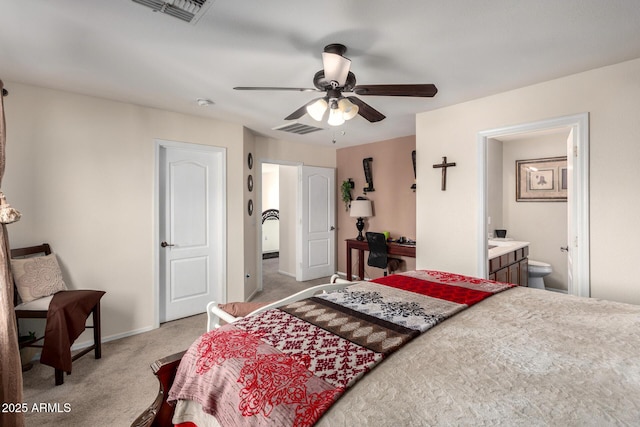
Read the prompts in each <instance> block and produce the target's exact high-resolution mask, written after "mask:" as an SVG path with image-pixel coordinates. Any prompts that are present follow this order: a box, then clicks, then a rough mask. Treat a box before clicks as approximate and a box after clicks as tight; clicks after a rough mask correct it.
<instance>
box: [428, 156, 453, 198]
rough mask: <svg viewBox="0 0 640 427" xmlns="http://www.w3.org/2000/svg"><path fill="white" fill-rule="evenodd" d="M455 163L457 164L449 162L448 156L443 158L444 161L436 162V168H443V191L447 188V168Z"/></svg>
mask: <svg viewBox="0 0 640 427" xmlns="http://www.w3.org/2000/svg"><path fill="white" fill-rule="evenodd" d="M455 165H456V164H455V163H447V158H446V157H443V158H442V163H436V164H435V165H433V167H434V168H441V169H442V188H441V190H442V191H446V190H447V168H448V167H453V166H455Z"/></svg>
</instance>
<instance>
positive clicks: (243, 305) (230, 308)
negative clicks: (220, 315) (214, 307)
mask: <svg viewBox="0 0 640 427" xmlns="http://www.w3.org/2000/svg"><path fill="white" fill-rule="evenodd" d="M267 304H271V303H270V302H228V303H226V304H218V307H220V309H221V310H224V311H226V312H227V313H229V314H230V315H232V316H233V317H244V316H246V315H247V314H249V313H251V312H252V311H255V310H257V309H259V308H260V307H264V306H265V305H267Z"/></svg>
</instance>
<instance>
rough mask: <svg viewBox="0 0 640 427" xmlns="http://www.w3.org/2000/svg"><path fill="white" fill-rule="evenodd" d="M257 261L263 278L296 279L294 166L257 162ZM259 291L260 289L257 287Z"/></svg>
mask: <svg viewBox="0 0 640 427" xmlns="http://www.w3.org/2000/svg"><path fill="white" fill-rule="evenodd" d="M261 166H262V168H261V176H262V179H261V183H262V188H261V200H262V203H261V209H262V217H261V224H260V225H261V227H260V229H259V230H260V233H259V234H260V245H259V247H260V248H259V249H260V259H261V264H262V275H261V278H262V280H261V281H260V283H261V284H262V283H263V281H264V279H265V276H267V275H268V279H269V280H277V275H282V276H287V277H294V278H295V276H296V270H295V267H296V266H295V260H296V258H295V257H296V240H295V239H296V221H295V219H296V212H297V207H296V206H297V186H298V166H297V165H291V164H278V163H261ZM260 289H262V287H261V288H260Z"/></svg>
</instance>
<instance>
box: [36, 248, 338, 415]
mask: <svg viewBox="0 0 640 427" xmlns="http://www.w3.org/2000/svg"><path fill="white" fill-rule="evenodd" d="M277 263H278V259H277V258H274V259H268V260H264V264H263V286H264V290H263V292H260V293H259V294H258V295H256V297H255V298H253V301H274V300H277V299H280V298H282V297H284V296H287V295H291V294H292V293H295V292H297V291H299V290H302V289H304V288H306V287H309V286H313V285H316V284H320V283H327V282H328V280H329V278H323V279H318V280H313V281H308V282H302V283H301V282H296V281H295V279H293V278H291V277H288V276H283V275H280V274H278V273H277ZM205 329H206V315H205V314H200V315H197V316H192V317H188V318H185V319H180V320H176V321H173V322H167V323H164V324H163V325H161V327H160V328H159V329H156V330H153V331H150V332H146V333H143V334H138V335H135V336H132V337H127V338H123V339H119V340H116V341H111V342H108V343H105V344H103V346H102V359H100V360H95V359H94V357H93V353H90V354H87V355H85V356H83V357H81V358H80V359H78V360H77V361H75V362H74V364H73V372H72V375H70V376H66V375H65V380H64V384H63V385H60V386H57V387H56V386H55V385H54V377H53V368H51V367H49V366H45V365H40V364H39V363H35V364H34V367H33V369H31V370H30V371H28V372H25V373H24V398H25V402H26V403H27V405H28V407H29V410H30V411H29V412H27V414H26V424H27V426H128V425H130V424H131V422H132V421H133V420H134V419H135V418H136V417H137V416H138V415H139V414H140V413H141V412H142V411H144V409H146V408H147V407H148V406H149V405H150V404H151V402H153V400H154V399H155V396H156V394H157V392H158V383H157V381H156V379H155V377H154V376H153V374H152V373H151V369H150V368H149V365H150V364H151V363H152V362H153V361H155V360H157V359H160V358H162V357H165V356H168V355H170V354H173V353H177V352H179V351H182V350H185V349H186V348H187V347H188V346H189V345H190V344H191V343H192V342H193V341H194V340H195V339H196V338H197V337H198V336H200V335H201V334H202V333H203V332H205ZM34 404H36V408H38V409H40V408H41V404H45V406H46V407H42V408H41V409H44V410H45V411H43V412H37V411H32V409H34ZM47 404H48V405H47ZM56 404H57V405H56Z"/></svg>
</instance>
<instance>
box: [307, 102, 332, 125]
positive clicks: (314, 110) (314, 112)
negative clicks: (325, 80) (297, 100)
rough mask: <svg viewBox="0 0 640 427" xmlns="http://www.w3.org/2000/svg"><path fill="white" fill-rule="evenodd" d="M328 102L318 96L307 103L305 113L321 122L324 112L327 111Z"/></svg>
mask: <svg viewBox="0 0 640 427" xmlns="http://www.w3.org/2000/svg"><path fill="white" fill-rule="evenodd" d="M328 105H329V104H328V103H327V101H326V100H325V99H324V98H318V99H317V100H316V101H315V102H313V103H311V104H310V105H307V113H308V114H309V115H310V116H311V118H312V119H313V120H315V121H317V122H321V121H322V118H323V117H324V113H326V112H327V107H328Z"/></svg>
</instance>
